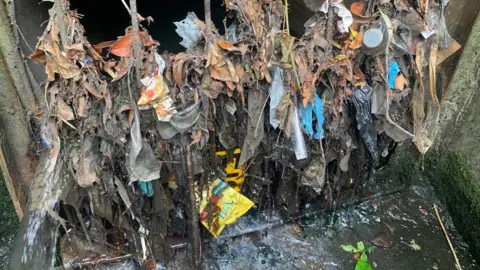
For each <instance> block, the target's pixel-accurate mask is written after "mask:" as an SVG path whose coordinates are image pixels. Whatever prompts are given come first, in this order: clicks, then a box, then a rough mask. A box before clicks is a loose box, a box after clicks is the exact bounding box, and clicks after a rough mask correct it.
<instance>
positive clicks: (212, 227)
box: [200, 179, 253, 238]
mask: <svg viewBox="0 0 480 270" xmlns="http://www.w3.org/2000/svg"><path fill="white" fill-rule="evenodd" d="M252 206H253V202H252V201H250V200H249V199H248V198H247V197H245V196H243V195H242V194H240V193H238V192H236V191H235V190H234V189H233V188H231V187H230V186H229V185H228V184H227V183H225V182H223V181H222V180H220V179H216V180H215V181H214V182H213V183H212V184H211V185H210V189H209V192H208V196H203V198H202V201H201V203H200V222H202V224H203V225H204V226H205V227H206V228H207V230H208V231H209V232H210V233H211V234H212V235H213V236H214V237H215V238H217V237H218V236H220V234H221V233H222V231H223V229H224V228H225V227H226V226H227V225H229V224H232V223H234V222H235V221H236V220H237V219H238V218H239V217H241V216H243V215H244V214H245V213H247V211H248V210H250V208H252Z"/></svg>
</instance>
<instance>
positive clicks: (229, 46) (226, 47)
mask: <svg viewBox="0 0 480 270" xmlns="http://www.w3.org/2000/svg"><path fill="white" fill-rule="evenodd" d="M217 45H218V46H220V48H222V49H224V50H226V51H235V50H237V48H235V47H234V46H233V44H232V43H231V42H229V41H226V40H224V39H223V38H222V37H221V38H219V39H218V40H217Z"/></svg>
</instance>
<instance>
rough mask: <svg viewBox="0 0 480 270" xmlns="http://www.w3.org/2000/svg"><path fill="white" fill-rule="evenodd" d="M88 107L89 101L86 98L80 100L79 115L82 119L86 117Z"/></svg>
mask: <svg viewBox="0 0 480 270" xmlns="http://www.w3.org/2000/svg"><path fill="white" fill-rule="evenodd" d="M86 106H87V100H86V99H85V97H79V98H78V108H77V115H78V116H81V117H85V107H86Z"/></svg>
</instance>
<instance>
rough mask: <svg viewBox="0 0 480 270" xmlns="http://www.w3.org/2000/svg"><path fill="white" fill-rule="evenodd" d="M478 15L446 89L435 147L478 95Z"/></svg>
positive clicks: (479, 71)
mask: <svg viewBox="0 0 480 270" xmlns="http://www.w3.org/2000/svg"><path fill="white" fill-rule="evenodd" d="M479 67H480V15H479V16H477V19H476V21H475V24H474V26H473V28H472V31H471V33H470V37H469V38H468V41H467V44H466V46H465V48H464V49H463V52H462V56H461V58H460V61H459V62H458V63H457V67H456V69H455V72H454V74H453V77H452V79H451V81H450V85H449V86H448V88H447V93H446V97H445V101H444V103H443V105H442V111H441V113H440V117H439V122H438V124H437V128H436V130H437V140H436V144H435V146H436V147H438V146H439V145H441V144H442V140H443V139H444V138H445V139H448V135H447V134H446V133H447V131H448V128H450V127H451V126H453V125H455V124H456V123H458V122H460V121H461V120H462V118H463V117H464V116H465V112H466V111H467V110H468V108H469V106H470V104H471V102H472V100H473V99H474V97H475V96H476V95H477V94H478V92H479V91H477V89H478V88H479V86H480V76H479V75H480V69H479Z"/></svg>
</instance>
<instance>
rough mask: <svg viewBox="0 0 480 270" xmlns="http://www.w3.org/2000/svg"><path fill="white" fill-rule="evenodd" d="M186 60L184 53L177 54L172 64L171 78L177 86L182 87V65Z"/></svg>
mask: <svg viewBox="0 0 480 270" xmlns="http://www.w3.org/2000/svg"><path fill="white" fill-rule="evenodd" d="M186 60H187V55H186V54H185V53H179V54H177V55H176V56H175V60H174V62H173V78H174V79H175V82H176V83H177V84H178V86H180V87H182V86H183V64H184V63H185V61H186Z"/></svg>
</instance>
